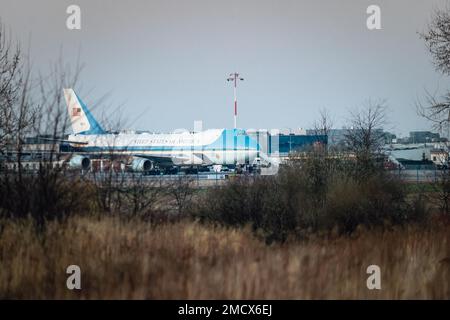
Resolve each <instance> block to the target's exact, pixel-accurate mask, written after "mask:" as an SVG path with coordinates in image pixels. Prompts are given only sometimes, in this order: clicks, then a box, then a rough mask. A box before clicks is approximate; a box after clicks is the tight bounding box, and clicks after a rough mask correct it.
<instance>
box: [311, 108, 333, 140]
mask: <svg viewBox="0 0 450 320" xmlns="http://www.w3.org/2000/svg"><path fill="white" fill-rule="evenodd" d="M333 125H334V121H333V119H332V117H331V115H330V112H329V111H328V109H325V108H323V109H320V111H319V119H318V120H316V121H315V122H314V125H313V127H314V133H315V134H316V135H325V136H328V135H329V134H330V130H331V129H332V128H333Z"/></svg>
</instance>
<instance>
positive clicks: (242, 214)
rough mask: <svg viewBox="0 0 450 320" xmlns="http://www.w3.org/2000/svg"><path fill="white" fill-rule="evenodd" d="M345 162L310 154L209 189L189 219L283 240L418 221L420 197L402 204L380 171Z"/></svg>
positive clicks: (394, 184) (399, 187)
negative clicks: (271, 171)
mask: <svg viewBox="0 0 450 320" xmlns="http://www.w3.org/2000/svg"><path fill="white" fill-rule="evenodd" d="M374 168H375V167H374V166H372V167H371V171H370V174H369V173H366V174H365V175H364V178H362V177H361V176H360V175H358V172H361V171H363V168H361V167H360V166H358V163H357V162H355V161H353V160H350V159H348V158H345V157H342V156H336V155H328V154H317V153H314V152H312V153H310V154H308V155H306V157H304V159H302V160H301V161H292V162H291V163H289V164H288V165H287V166H285V167H284V168H282V169H280V172H279V174H278V175H277V176H271V177H264V176H261V177H251V178H248V177H245V178H236V179H235V180H233V181H231V182H229V183H228V184H226V185H225V186H223V187H219V188H216V189H212V190H209V191H208V192H206V193H205V196H204V198H203V200H202V201H201V202H200V203H199V205H198V207H197V208H196V210H195V211H194V212H193V214H194V216H196V217H199V218H200V219H201V220H202V221H209V222H214V223H219V224H223V225H227V226H234V227H237V226H244V225H247V224H250V225H251V226H252V229H253V231H254V232H255V233H257V234H261V235H262V236H264V237H265V238H266V240H267V242H269V243H270V242H272V241H285V240H286V239H287V237H288V236H289V235H293V236H295V237H303V236H304V235H305V234H306V233H307V232H330V231H332V230H336V229H337V230H338V232H339V233H341V234H351V233H352V232H354V231H355V230H356V228H357V227H358V226H359V225H363V226H365V227H367V228H374V227H383V226H384V225H386V224H389V225H402V224H405V223H409V222H414V221H419V220H423V218H424V216H425V213H426V211H427V210H426V207H425V205H424V199H423V197H418V198H417V199H413V201H407V196H406V195H407V194H406V192H405V187H404V185H403V184H402V183H401V182H400V181H399V180H398V179H397V178H394V177H393V176H391V175H389V174H388V173H386V172H385V171H384V170H382V169H381V168H380V169H376V170H375V169H374Z"/></svg>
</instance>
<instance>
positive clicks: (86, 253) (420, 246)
mask: <svg viewBox="0 0 450 320" xmlns="http://www.w3.org/2000/svg"><path fill="white" fill-rule="evenodd" d="M0 225H1V233H0V297H1V298H38V299H43V298H50V299H54V298H57V299H60V298H62V299H67V298H74V299H79V298H81V299H93V298H102V299H112V298H119V299H125V298H131V299H144V298H150V299H200V298H201V299H266V298H270V299H318V298H320V299H322V298H324V299H335V298H337V299H349V298H351V299H379V298H387V299H412V298H414V299H415V298H418V299H431V298H432V299H448V298H450V262H449V260H450V232H449V231H450V227H449V226H448V225H444V224H442V225H436V226H435V227H430V228H423V227H422V228H420V229H419V228H417V227H413V226H409V227H405V228H399V229H394V230H390V231H374V230H371V231H364V230H357V231H356V232H355V233H354V234H353V235H352V237H336V238H334V239H330V238H328V239H325V238H321V237H317V238H310V239H309V240H305V241H302V242H298V241H297V242H292V241H289V240H288V241H287V242H286V243H284V244H275V245H270V246H267V245H266V244H265V243H264V242H263V241H261V240H258V238H256V237H255V236H254V235H253V234H252V232H251V230H250V229H249V228H247V229H246V228H244V229H242V228H241V229H233V228H231V229H225V228H220V227H212V226H208V225H201V224H197V223H195V222H188V221H184V222H177V223H173V224H170V223H169V224H163V225H159V226H151V225H150V224H148V223H142V222H141V221H123V220H120V219H118V218H114V217H103V218H94V217H74V218H71V219H69V220H68V221H66V222H64V223H61V222H57V221H53V222H50V223H49V224H48V226H47V228H46V230H45V231H44V233H41V234H39V233H36V232H35V229H34V228H33V227H32V225H31V223H30V222H24V221H22V222H18V221H14V220H2V221H1V223H0ZM71 264H77V265H79V266H80V267H81V272H82V279H81V285H82V289H81V290H79V291H76V290H75V291H70V290H68V289H67V288H66V277H67V276H68V275H67V274H66V273H65V270H66V267H67V266H68V265H71ZM371 264H377V265H379V266H380V267H381V284H382V289H381V290H373V291H371V290H368V289H367V287H366V279H367V277H368V275H367V274H366V268H367V266H369V265H371Z"/></svg>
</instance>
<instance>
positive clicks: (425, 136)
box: [409, 131, 441, 143]
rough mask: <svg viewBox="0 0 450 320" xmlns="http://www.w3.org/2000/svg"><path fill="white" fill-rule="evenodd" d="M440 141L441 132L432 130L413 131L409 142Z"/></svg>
mask: <svg viewBox="0 0 450 320" xmlns="http://www.w3.org/2000/svg"><path fill="white" fill-rule="evenodd" d="M440 141H441V137H440V135H439V133H433V132H430V131H411V132H410V133H409V143H428V142H440Z"/></svg>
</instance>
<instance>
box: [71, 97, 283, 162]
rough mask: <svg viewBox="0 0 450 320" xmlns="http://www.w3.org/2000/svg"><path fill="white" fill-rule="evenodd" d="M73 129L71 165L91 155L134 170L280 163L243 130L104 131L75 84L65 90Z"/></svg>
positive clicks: (89, 158)
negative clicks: (122, 160)
mask: <svg viewBox="0 0 450 320" xmlns="http://www.w3.org/2000/svg"><path fill="white" fill-rule="evenodd" d="M64 96H65V100H66V103H67V108H68V112H69V116H70V121H71V125H72V129H73V134H70V135H69V136H68V140H67V141H66V142H67V143H68V144H69V145H70V149H71V152H72V153H73V156H72V157H71V158H70V160H69V166H70V167H73V168H82V169H88V168H89V167H90V163H91V159H95V158H105V157H110V156H112V155H113V156H114V157H117V156H123V157H128V159H130V161H129V163H128V165H129V168H131V170H133V171H149V170H151V169H152V168H154V167H155V166H156V167H159V168H164V167H173V166H178V167H199V166H215V167H216V168H217V166H229V165H232V166H243V165H259V164H260V165H262V166H278V161H277V159H273V158H270V157H268V156H267V154H265V153H264V152H262V151H261V150H260V146H259V144H258V143H257V142H256V141H255V140H254V139H252V138H251V137H250V136H249V135H248V134H247V133H246V132H245V130H242V129H209V130H205V131H202V132H195V133H191V132H187V131H184V132H180V133H168V134H159V133H150V132H143V133H134V132H132V133H130V132H119V133H112V132H107V131H105V130H104V129H103V128H102V127H101V126H100V124H99V123H98V122H97V121H96V120H95V118H94V116H93V115H92V114H91V112H90V111H89V109H88V108H87V106H86V105H85V104H84V103H83V101H81V99H80V98H79V97H78V96H77V95H76V93H75V92H74V90H72V89H64Z"/></svg>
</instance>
